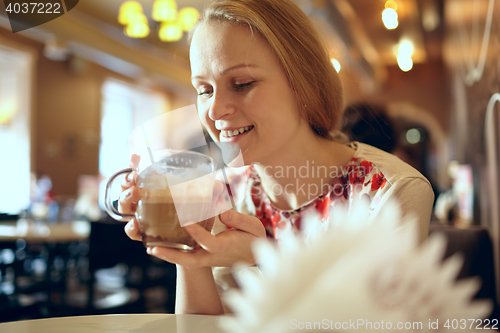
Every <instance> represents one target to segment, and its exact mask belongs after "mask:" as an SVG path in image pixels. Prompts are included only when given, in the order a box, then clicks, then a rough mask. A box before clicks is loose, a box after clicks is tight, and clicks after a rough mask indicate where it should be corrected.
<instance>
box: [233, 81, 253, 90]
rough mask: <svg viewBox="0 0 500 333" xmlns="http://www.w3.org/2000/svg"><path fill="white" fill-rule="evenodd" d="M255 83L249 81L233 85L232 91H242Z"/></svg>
mask: <svg viewBox="0 0 500 333" xmlns="http://www.w3.org/2000/svg"><path fill="white" fill-rule="evenodd" d="M255 82H256V81H250V82H247V83H240V84H235V85H234V90H236V91H244V90H245V89H247V88H248V87H250V86H251V85H252V84H254V83H255Z"/></svg>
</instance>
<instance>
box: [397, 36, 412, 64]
mask: <svg viewBox="0 0 500 333" xmlns="http://www.w3.org/2000/svg"><path fill="white" fill-rule="evenodd" d="M413 51H414V47H413V43H412V42H411V41H409V40H406V39H405V40H402V41H401V42H400V43H399V46H398V56H397V59H398V66H399V68H400V69H401V70H402V71H403V72H408V71H409V70H411V69H412V68H413V59H412V58H411V57H412V55H413Z"/></svg>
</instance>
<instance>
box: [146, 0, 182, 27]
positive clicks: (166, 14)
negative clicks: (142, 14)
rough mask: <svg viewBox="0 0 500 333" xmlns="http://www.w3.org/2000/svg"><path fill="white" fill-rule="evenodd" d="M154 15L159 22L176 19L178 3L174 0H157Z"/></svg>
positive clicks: (154, 5)
mask: <svg viewBox="0 0 500 333" xmlns="http://www.w3.org/2000/svg"><path fill="white" fill-rule="evenodd" d="M152 16H153V20H155V21H158V22H166V21H174V20H175V19H176V18H177V3H176V2H175V1H174V0H156V1H155V2H154V4H153V14H152Z"/></svg>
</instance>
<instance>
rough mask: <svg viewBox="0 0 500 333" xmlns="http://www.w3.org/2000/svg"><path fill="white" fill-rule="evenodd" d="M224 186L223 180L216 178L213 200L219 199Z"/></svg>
mask: <svg viewBox="0 0 500 333" xmlns="http://www.w3.org/2000/svg"><path fill="white" fill-rule="evenodd" d="M224 187H225V184H224V183H223V182H221V181H220V180H216V181H215V183H214V192H213V197H212V198H213V199H214V200H212V201H217V199H218V198H219V196H220V195H221V194H222V193H223V192H224Z"/></svg>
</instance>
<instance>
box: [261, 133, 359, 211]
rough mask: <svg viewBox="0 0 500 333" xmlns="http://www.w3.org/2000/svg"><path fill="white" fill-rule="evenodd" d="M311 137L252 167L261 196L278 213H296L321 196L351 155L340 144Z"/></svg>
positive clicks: (351, 153)
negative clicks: (269, 202) (283, 211)
mask: <svg viewBox="0 0 500 333" xmlns="http://www.w3.org/2000/svg"><path fill="white" fill-rule="evenodd" d="M311 135H312V136H309V137H308V138H307V140H303V137H302V139H301V140H295V141H296V142H294V144H292V145H289V146H288V147H293V149H291V148H288V149H283V150H282V152H281V153H280V154H279V155H276V156H274V157H273V158H271V159H268V160H267V161H265V162H263V163H256V164H255V169H256V171H257V173H258V174H259V177H260V179H261V181H262V188H263V189H264V192H266V194H267V196H268V197H269V199H270V200H271V202H272V203H273V204H274V205H275V207H277V208H279V209H282V210H293V209H298V208H299V207H301V206H302V205H304V204H305V203H307V202H309V201H311V200H312V199H314V198H315V197H317V196H318V195H320V194H322V193H323V192H324V191H325V190H326V189H328V188H329V186H330V184H331V183H332V181H333V180H334V179H335V178H337V177H340V176H341V175H342V169H343V167H344V166H345V165H347V163H348V162H349V161H350V159H351V158H352V155H353V154H354V150H353V149H351V148H349V147H347V146H345V145H343V144H341V143H337V142H334V141H331V140H328V139H324V138H320V137H318V136H316V135H314V134H312V133H311ZM297 137H299V136H297Z"/></svg>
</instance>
